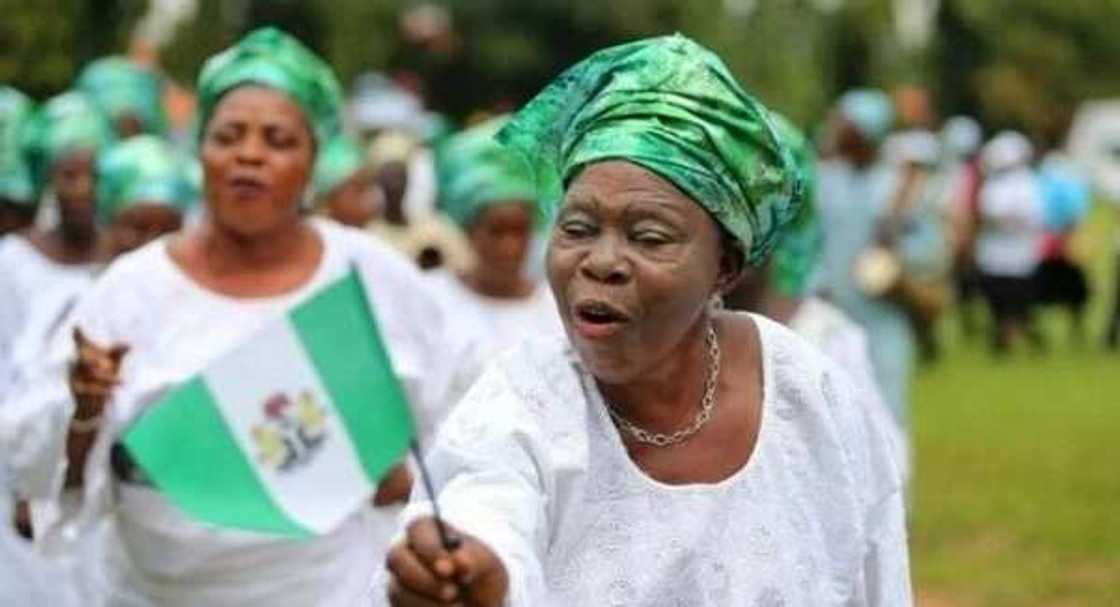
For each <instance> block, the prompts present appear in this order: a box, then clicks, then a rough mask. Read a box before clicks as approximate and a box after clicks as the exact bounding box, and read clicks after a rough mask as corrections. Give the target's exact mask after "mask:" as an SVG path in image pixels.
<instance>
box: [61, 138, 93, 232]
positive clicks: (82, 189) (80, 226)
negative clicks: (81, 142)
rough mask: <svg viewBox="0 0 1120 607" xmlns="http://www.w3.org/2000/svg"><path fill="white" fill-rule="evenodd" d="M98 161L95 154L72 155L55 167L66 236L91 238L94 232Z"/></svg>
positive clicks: (63, 157) (81, 153)
mask: <svg viewBox="0 0 1120 607" xmlns="http://www.w3.org/2000/svg"><path fill="white" fill-rule="evenodd" d="M94 159H95V155H94V154H93V153H92V152H85V151H82V152H71V153H68V154H66V155H64V156H62V157H61V158H59V159H58V160H56V161H55V162H54V164H53V165H52V166H51V188H52V189H53V190H54V193H55V196H56V197H57V199H58V214H59V224H60V226H61V227H62V229H63V231H64V232H66V233H68V234H72V235H74V236H88V235H89V234H91V233H93V230H94V225H95V217H94V210H95V205H96V202H95V196H94V183H95V180H96V174H95V172H94V168H95V167H94Z"/></svg>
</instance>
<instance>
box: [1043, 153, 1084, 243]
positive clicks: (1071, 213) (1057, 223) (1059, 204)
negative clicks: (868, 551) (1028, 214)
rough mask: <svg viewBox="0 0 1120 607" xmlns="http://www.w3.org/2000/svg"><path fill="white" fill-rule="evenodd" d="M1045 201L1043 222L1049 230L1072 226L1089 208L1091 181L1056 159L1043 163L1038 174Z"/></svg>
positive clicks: (1059, 229) (1065, 228)
mask: <svg viewBox="0 0 1120 607" xmlns="http://www.w3.org/2000/svg"><path fill="white" fill-rule="evenodd" d="M1038 183H1039V187H1041V188H1042V199H1043V201H1044V202H1045V207H1044V208H1045V211H1044V215H1043V217H1044V219H1043V221H1044V223H1045V225H1046V229H1047V230H1048V231H1050V232H1065V231H1067V230H1070V229H1073V228H1074V227H1076V226H1077V224H1079V223H1081V220H1082V219H1084V218H1085V215H1086V213H1088V212H1089V202H1090V199H1091V195H1090V193H1089V184H1088V183H1086V182H1085V181H1084V180H1083V179H1081V178H1080V177H1079V176H1078V175H1077V174H1076V173H1074V172H1073V171H1070V170H1068V169H1066V167H1062V166H1060V165H1058V164H1055V163H1044V164H1043V165H1042V168H1041V170H1040V171H1039V174H1038Z"/></svg>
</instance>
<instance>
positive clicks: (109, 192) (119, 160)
mask: <svg viewBox="0 0 1120 607" xmlns="http://www.w3.org/2000/svg"><path fill="white" fill-rule="evenodd" d="M190 163H191V159H189V158H184V157H181V156H180V155H179V154H178V153H177V152H176V150H175V149H173V148H172V147H171V144H169V143H167V142H166V141H164V140H163V139H160V138H159V137H156V136H154V135H136V136H134V137H132V138H130V139H127V140H125V141H122V142H120V143H117V144H115V145H113V146H111V147H110V148H108V149H107V150H106V151H105V152H104V153H103V154H101V156H100V158H99V159H98V162H97V213H98V216H99V217H100V219H101V224H102V225H103V226H104V229H105V240H106V246H107V247H108V251H107V254H106V257H107V258H108V259H115V258H117V257H119V256H121V255H123V254H125V253H128V252H129V251H133V250H135V249H138V248H140V247H142V246H144V245H146V244H148V243H149V242H151V241H153V240H155V239H156V238H159V237H160V236H163V235H164V234H170V233H172V232H177V231H179V229H180V228H182V227H183V220H184V218H185V216H186V214H187V212H188V211H189V210H190V209H191V208H193V207H194V205H195V203H196V202H198V199H199V193H198V192H197V191H196V190H195V188H194V185H193V184H192V183H191V181H190V178H189V176H188V174H187V166H188V165H189V164H190Z"/></svg>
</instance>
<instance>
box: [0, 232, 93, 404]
mask: <svg viewBox="0 0 1120 607" xmlns="http://www.w3.org/2000/svg"><path fill="white" fill-rule="evenodd" d="M97 268H98V266H96V265H94V264H82V265H61V264H58V263H55V262H54V261H52V260H50V259H48V258H47V257H45V256H43V254H42V253H40V252H39V251H37V250H36V249H35V247H34V246H32V245H31V243H30V242H28V241H27V239H26V238H24V237H23V236H20V235H11V236H6V237H4V238H0V401H2V400H3V398H4V395H5V394H8V392H9V391H10V390H11V389H13V387H14V386H15V385H16V384H17V383H19V376H20V374H21V373H22V372H23V371H25V370H26V368H27V367H28V365H29V364H31V363H32V362H33V361H35V359H36V358H37V357H38V356H39V355H41V354H42V352H43V350H45V349H46V347H47V342H48V340H49V338H50V336H51V334H52V333H53V332H54V331H55V330H56V329H57V328H58V327H59V326H60V325H61V324H62V321H63V318H64V317H65V316H66V314H67V313H68V312H69V311H70V309H71V308H72V307H73V305H74V303H75V302H76V301H77V299H78V297H79V296H80V295H81V294H82V293H83V292H84V291H85V290H86V289H88V288H89V286H90V285H91V284H93V278H94V274H95V272H96V270H97Z"/></svg>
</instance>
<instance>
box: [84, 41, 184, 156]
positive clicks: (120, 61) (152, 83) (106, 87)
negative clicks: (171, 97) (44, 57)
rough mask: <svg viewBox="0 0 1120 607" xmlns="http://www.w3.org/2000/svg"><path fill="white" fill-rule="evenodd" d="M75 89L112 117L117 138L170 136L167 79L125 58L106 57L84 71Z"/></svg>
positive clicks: (91, 64)
mask: <svg viewBox="0 0 1120 607" xmlns="http://www.w3.org/2000/svg"><path fill="white" fill-rule="evenodd" d="M75 88H77V90H79V91H82V92H83V93H85V94H86V95H88V96H89V98H90V99H91V100H93V103H94V104H95V105H96V106H97V107H98V108H100V109H101V111H102V112H103V113H104V114H105V115H106V116H108V117H109V119H110V120H111V121H112V123H113V128H114V129H115V130H116V133H117V137H119V138H121V139H127V138H129V137H132V136H133V135H140V134H142V133H148V134H152V135H157V136H160V137H163V136H165V135H166V134H167V116H166V114H165V111H164V105H163V90H164V83H163V78H162V76H160V75H159V74H157V73H156V72H154V71H152V70H151V69H149V68H147V67H144V66H141V65H138V64H136V63H134V62H132V61H130V60H129V59H126V58H125V57H119V56H112V57H102V58H101V59H97V60H95V61H93V62H91V63H89V64H88V65H87V66H86V67H85V68H83V69H82V71H81V73H80V74H78V79H77V81H76V83H75Z"/></svg>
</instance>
